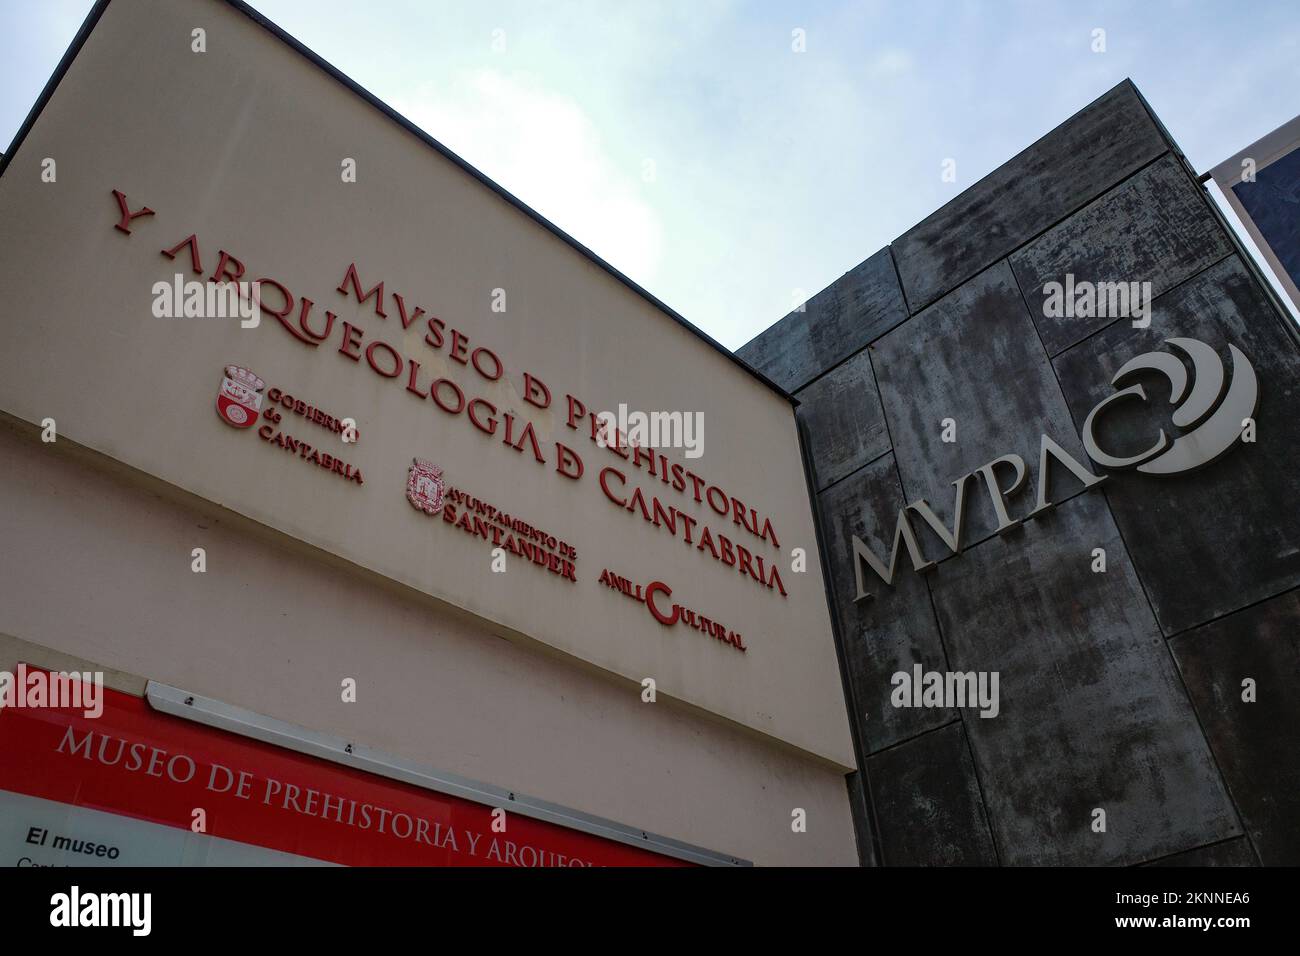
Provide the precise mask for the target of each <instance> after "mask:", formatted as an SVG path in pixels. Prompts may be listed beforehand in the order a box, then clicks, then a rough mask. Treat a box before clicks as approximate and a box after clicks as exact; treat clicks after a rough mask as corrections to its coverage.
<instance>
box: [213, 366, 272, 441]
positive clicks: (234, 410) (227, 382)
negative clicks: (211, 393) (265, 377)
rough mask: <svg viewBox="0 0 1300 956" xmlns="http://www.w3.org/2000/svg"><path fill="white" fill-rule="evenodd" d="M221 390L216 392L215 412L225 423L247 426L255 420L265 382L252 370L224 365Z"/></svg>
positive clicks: (259, 409) (259, 408) (260, 407)
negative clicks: (224, 372)
mask: <svg viewBox="0 0 1300 956" xmlns="http://www.w3.org/2000/svg"><path fill="white" fill-rule="evenodd" d="M225 371H226V375H225V378H223V379H222V380H221V390H220V391H219V392H217V414H218V415H220V416H221V420H222V421H223V422H225V423H226V424H227V425H233V426H234V427H235V428H247V427H248V426H249V425H252V424H253V423H254V422H256V421H257V416H258V413H259V412H260V411H261V409H262V389H263V388H265V387H266V383H265V382H264V381H262V380H261V379H260V378H258V377H257V375H256V374H255V373H254V372H251V371H249V370H248V369H246V368H241V367H240V366H238V365H227V366H226V370H225Z"/></svg>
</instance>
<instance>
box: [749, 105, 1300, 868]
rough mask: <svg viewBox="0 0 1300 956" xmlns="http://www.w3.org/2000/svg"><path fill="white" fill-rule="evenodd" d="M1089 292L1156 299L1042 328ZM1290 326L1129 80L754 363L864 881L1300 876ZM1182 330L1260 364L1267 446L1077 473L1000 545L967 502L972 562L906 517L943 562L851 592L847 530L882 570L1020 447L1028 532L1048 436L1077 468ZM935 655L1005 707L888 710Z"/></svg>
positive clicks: (894, 248)
mask: <svg viewBox="0 0 1300 956" xmlns="http://www.w3.org/2000/svg"><path fill="white" fill-rule="evenodd" d="M1067 274H1068V275H1071V276H1073V279H1074V281H1076V282H1081V281H1089V282H1105V281H1133V280H1141V281H1149V282H1150V283H1151V293H1152V295H1153V297H1154V302H1153V308H1152V314H1151V323H1150V327H1148V328H1135V327H1134V326H1133V324H1132V322H1131V321H1130V320H1129V318H1127V317H1125V318H1118V319H1117V318H1114V317H1109V316H1101V317H1098V316H1088V317H1069V318H1066V317H1061V318H1057V317H1051V316H1048V315H1046V314H1045V310H1044V307H1043V303H1044V299H1045V295H1046V292H1045V289H1044V286H1045V285H1046V284H1047V283H1052V282H1062V283H1063V282H1065V281H1066V276H1067ZM1289 322H1290V320H1289V319H1288V318H1285V317H1284V316H1283V315H1282V314H1281V313H1280V312H1279V311H1278V310H1277V308H1276V306H1275V304H1274V301H1273V299H1272V298H1271V297H1270V294H1269V293H1268V292H1267V291H1266V289H1265V287H1264V286H1263V284H1262V283H1261V280H1260V277H1259V276H1258V274H1257V273H1256V272H1255V271H1254V269H1253V266H1252V265H1251V264H1249V263H1247V262H1246V261H1244V260H1243V259H1242V257H1241V252H1240V247H1239V246H1238V245H1237V244H1236V243H1235V242H1234V240H1233V239H1232V237H1231V235H1230V234H1229V233H1228V232H1227V231H1226V229H1225V228H1224V226H1223V225H1222V221H1221V219H1220V218H1219V217H1218V216H1217V214H1216V212H1215V211H1214V209H1213V207H1212V205H1211V204H1210V202H1209V200H1208V197H1207V196H1206V195H1205V193H1204V191H1203V190H1202V188H1201V187H1200V186H1199V185H1198V184H1197V182H1196V180H1195V175H1194V172H1193V171H1192V170H1191V169H1190V168H1189V167H1188V166H1187V165H1186V162H1185V161H1184V159H1183V157H1182V155H1181V153H1180V152H1179V150H1178V148H1177V146H1176V145H1175V144H1174V143H1173V142H1172V141H1171V140H1170V139H1169V138H1168V135H1167V134H1166V133H1165V131H1164V128H1163V126H1162V125H1161V124H1160V123H1159V121H1158V120H1157V119H1156V118H1155V117H1154V116H1153V115H1152V113H1151V112H1150V110H1149V108H1148V107H1147V105H1146V103H1145V102H1144V100H1143V99H1142V97H1141V96H1140V94H1139V93H1138V91H1137V90H1136V88H1134V86H1133V85H1132V84H1131V83H1129V82H1125V83H1122V84H1120V85H1119V86H1117V87H1115V88H1114V89H1112V90H1111V91H1109V92H1108V93H1106V94H1105V95H1104V96H1102V97H1101V98H1100V99H1098V100H1097V101H1096V102H1094V103H1093V104H1091V105H1090V106H1088V107H1087V108H1086V109H1084V110H1082V111H1081V112H1080V113H1078V114H1076V115H1075V116H1073V117H1071V118H1070V119H1069V120H1068V121H1067V122H1065V123H1063V124H1062V125H1061V126H1059V127H1058V128H1057V129H1055V130H1053V131H1052V132H1051V133H1049V134H1048V135H1047V136H1045V137H1043V138H1042V139H1041V140H1039V141H1038V142H1037V143H1035V144H1034V145H1032V146H1030V147H1029V148H1028V149H1026V150H1025V151H1023V152H1022V153H1020V154H1019V155H1018V156H1016V157H1015V158H1014V159H1012V160H1011V161H1009V162H1008V163H1006V164H1005V165H1004V166H1002V167H1001V168H999V169H998V170H996V171H995V172H993V173H992V174H990V175H989V176H987V177H985V178H984V179H983V180H981V181H980V182H979V183H976V184H975V185H974V186H972V187H970V188H969V189H967V190H966V191H965V192H963V193H962V194H961V195H959V196H957V197H956V198H955V199H953V200H952V201H951V202H949V203H948V204H947V205H945V206H944V207H943V208H942V209H940V210H938V211H937V212H935V213H934V214H933V215H931V216H930V217H928V218H927V219H926V220H925V221H924V222H922V223H920V224H919V225H917V226H916V227H915V228H913V229H911V230H910V231H909V232H908V233H907V234H905V235H904V236H902V237H901V238H899V239H898V240H897V241H896V242H894V243H893V244H892V245H891V246H890V247H889V248H887V249H883V250H881V251H880V252H878V253H876V254H875V255H873V256H871V257H870V258H868V259H867V260H866V261H865V262H863V263H862V264H861V265H860V266H858V267H857V268H855V269H853V270H852V271H850V272H849V273H848V274H846V275H845V276H843V277H842V278H841V279H840V280H838V281H837V282H836V283H834V284H833V285H832V286H830V287H829V288H828V289H825V290H823V291H822V292H820V293H818V294H817V295H815V296H813V297H812V298H811V299H810V300H809V301H808V302H807V303H806V306H805V309H804V310H803V311H800V312H794V313H792V314H791V315H789V316H787V317H786V318H784V319H782V320H781V321H780V322H778V323H777V324H776V325H774V326H772V327H771V328H770V329H768V330H767V331H766V332H764V333H763V334H762V335H760V336H759V337H758V338H756V339H754V340H753V341H752V342H750V343H749V344H748V345H746V346H744V347H743V348H742V349H740V350H739V355H740V357H741V358H743V359H745V360H746V361H748V362H750V363H751V364H753V365H754V366H755V367H756V368H758V369H759V370H760V371H762V372H764V373H766V374H767V375H768V376H769V377H771V378H772V379H773V380H774V381H776V382H777V383H778V384H780V385H782V386H784V387H785V388H787V389H789V390H791V391H793V392H795V394H796V397H797V398H798V399H799V401H800V403H801V405H800V409H799V415H800V419H801V423H802V426H803V428H804V430H805V434H806V437H807V440H808V445H809V447H808V454H809V458H810V460H811V470H812V481H813V484H814V486H815V490H816V494H817V499H818V502H817V503H818V511H819V520H820V523H821V531H822V536H823V539H824V543H825V548H826V551H827V558H828V561H829V568H828V574H829V576H830V590H831V595H832V603H833V605H834V613H835V617H836V626H837V638H838V640H839V641H840V644H841V659H842V661H843V663H844V667H845V670H846V678H847V686H848V688H849V693H850V698H851V699H850V701H849V703H850V707H851V710H852V713H853V722H854V731H855V739H856V741H857V747H858V764H859V768H860V773H859V774H857V775H854V776H853V777H852V778H851V780H850V791H851V794H852V796H853V797H854V801H855V809H856V811H857V813H856V816H857V819H858V822H859V827H860V829H862V830H863V831H869V832H862V833H860V834H859V837H860V839H859V843H860V846H861V847H862V858H863V861H864V862H867V863H883V864H884V865H916V864H920V865H938V864H963V863H999V862H1000V863H1003V864H1042V863H1074V864H1140V863H1151V862H1157V861H1158V862H1160V863H1175V864H1190V865H1243V864H1245V865H1250V864H1256V863H1258V862H1261V861H1262V862H1263V863H1266V864H1275V863H1289V864H1293V865H1294V864H1300V839H1298V838H1297V835H1296V834H1297V831H1296V827H1295V823H1294V821H1295V820H1296V819H1297V818H1300V695H1297V694H1296V692H1295V680H1296V677H1297V675H1300V591H1297V590H1294V589H1295V588H1296V587H1297V585H1300V507H1297V505H1296V502H1297V500H1300V469H1297V467H1296V465H1297V460H1298V459H1297V457H1296V452H1295V449H1296V448H1298V447H1300V416H1298V415H1296V414H1295V408H1296V401H1297V399H1300V349H1298V348H1297V338H1296V336H1295V335H1294V334H1293V330H1292V329H1291V328H1290V327H1289ZM1175 336H1180V337H1187V338H1193V339H1197V340H1200V341H1202V342H1205V343H1206V344H1208V345H1210V346H1212V347H1213V348H1214V349H1215V351H1216V352H1218V353H1219V354H1220V355H1221V356H1227V355H1228V354H1229V346H1235V347H1236V348H1238V349H1240V350H1241V351H1242V352H1243V353H1244V354H1245V355H1246V356H1249V358H1250V360H1251V362H1252V363H1253V366H1254V369H1255V372H1256V375H1257V377H1258V381H1259V400H1258V406H1257V410H1256V412H1255V415H1254V418H1255V422H1256V424H1257V428H1258V435H1257V440H1256V441H1254V442H1252V443H1249V444H1246V443H1238V444H1237V446H1236V448H1235V449H1234V450H1233V451H1232V452H1231V453H1229V454H1225V455H1224V456H1223V457H1221V458H1220V459H1218V460H1217V461H1215V462H1213V463H1212V464H1210V465H1208V466H1207V467H1204V468H1201V469H1199V470H1197V471H1195V472H1188V473H1184V474H1177V475H1170V476H1164V477H1153V476H1151V475H1145V474H1137V473H1135V472H1132V471H1127V472H1118V473H1113V474H1112V475H1111V477H1110V478H1109V479H1108V480H1107V482H1106V483H1105V484H1104V485H1103V486H1102V487H1101V488H1098V489H1093V490H1086V489H1085V488H1084V486H1083V484H1082V483H1081V482H1079V481H1078V480H1076V479H1075V478H1074V477H1073V476H1071V475H1070V474H1069V473H1068V471H1066V470H1065V469H1063V468H1062V469H1057V470H1056V471H1055V472H1054V480H1053V484H1052V489H1051V490H1052V500H1053V501H1055V502H1057V503H1058V505H1059V507H1057V509H1056V510H1055V511H1053V512H1051V513H1050V514H1048V515H1046V516H1045V517H1042V518H1039V519H1037V520H1034V521H1032V522H1028V523H1026V524H1024V525H1023V526H1021V527H1019V528H1016V529H1014V530H1013V531H1011V532H1009V533H1007V534H1003V535H998V534H997V533H996V527H997V517H996V515H995V513H994V509H993V506H992V503H991V500H990V498H989V495H988V494H987V492H986V491H985V489H984V488H982V487H980V486H978V485H976V484H974V483H972V484H971V486H970V488H969V489H968V494H967V498H966V502H967V517H966V538H965V542H966V549H965V551H964V552H963V553H962V554H960V555H953V554H951V553H950V552H948V551H946V550H945V549H944V548H943V546H942V544H941V542H940V539H939V538H938V536H937V535H935V534H934V532H933V531H932V530H931V529H930V528H928V527H927V526H926V525H925V524H924V522H921V521H913V525H914V527H915V528H916V530H917V535H918V538H919V540H920V541H921V543H922V545H923V548H924V550H925V552H926V555H927V556H928V557H931V558H934V559H935V560H938V561H939V566H938V568H937V569H936V570H935V571H934V572H933V573H931V574H928V575H918V574H916V573H915V572H914V571H913V570H912V568H911V564H910V562H909V560H908V558H907V552H906V549H903V550H902V552H901V553H900V559H899V560H900V570H899V572H898V574H897V576H896V577H895V580H894V586H893V587H886V586H884V585H883V584H881V582H879V581H876V582H875V583H876V584H877V585H879V586H878V587H877V588H876V589H875V594H876V597H875V598H874V599H873V600H870V601H863V602H856V601H855V600H854V597H855V592H856V588H855V579H854V569H853V562H852V560H851V544H850V542H851V538H852V536H857V537H858V538H860V539H862V541H863V542H865V543H866V544H867V545H868V546H869V547H871V548H872V549H874V551H875V553H876V554H877V555H882V554H883V555H885V557H886V560H888V555H889V552H890V550H891V547H892V545H893V541H894V535H895V527H896V522H897V518H898V511H899V508H900V507H901V506H902V505H903V503H904V502H909V501H914V500H916V499H918V498H924V499H926V500H927V501H928V502H930V503H931V505H932V506H933V507H934V509H935V512H936V513H937V514H938V515H939V516H940V518H941V519H942V520H944V521H945V523H947V524H948V525H949V526H950V527H951V518H952V512H953V505H954V490H953V481H954V480H955V479H957V478H958V477H959V476H961V475H963V474H966V473H968V472H971V471H973V470H975V469H976V468H978V467H980V466H981V465H984V464H986V463H987V462H990V461H992V460H994V459H995V458H998V457H999V456H1002V455H1007V454H1011V453H1014V454H1018V455H1021V456H1022V457H1023V458H1024V460H1025V462H1026V464H1027V465H1028V468H1029V481H1028V482H1027V484H1026V487H1025V488H1024V489H1023V490H1021V491H1020V492H1018V494H1017V495H1015V496H1013V497H1011V498H1009V501H1008V504H1009V510H1011V511H1012V514H1013V516H1015V517H1021V516H1023V515H1024V514H1025V512H1027V511H1028V510H1030V509H1031V508H1032V507H1033V502H1034V498H1035V489H1034V481H1036V479H1037V475H1038V471H1039V468H1038V454H1039V436H1040V435H1041V434H1043V433H1047V434H1048V435H1050V436H1052V437H1053V438H1054V439H1055V440H1056V441H1058V442H1059V443H1060V444H1061V446H1062V448H1064V449H1065V451H1066V452H1068V453H1069V454H1070V455H1072V456H1074V457H1076V458H1077V459H1078V460H1080V461H1083V462H1087V461H1088V459H1087V456H1086V455H1085V452H1084V449H1083V447H1082V443H1081V441H1080V438H1079V435H1080V431H1081V428H1082V426H1083V424H1084V419H1085V418H1086V417H1087V415H1088V413H1089V410H1090V409H1092V408H1093V407H1094V406H1096V404H1097V403H1098V402H1099V401H1100V400H1101V399H1103V398H1105V397H1106V396H1107V395H1108V394H1109V393H1110V392H1112V391H1113V389H1114V386H1112V384H1111V377H1112V376H1113V375H1114V374H1115V372H1116V371H1117V370H1118V369H1119V367H1120V366H1121V365H1123V364H1124V363H1125V362H1126V361H1127V360H1128V359H1130V358H1132V357H1133V356H1136V355H1138V354H1140V353H1143V352H1149V351H1153V350H1159V349H1161V348H1162V347H1163V345H1164V342H1165V340H1167V339H1169V338H1171V337H1175ZM1153 397H1154V396H1153ZM1168 398H1169V394H1168V390H1166V392H1165V394H1164V395H1163V396H1161V397H1160V399H1159V401H1160V402H1161V403H1163V402H1165V401H1167V399H1168ZM1157 411H1158V413H1159V414H1163V415H1165V418H1164V419H1163V420H1160V423H1167V420H1168V410H1167V406H1165V407H1164V408H1163V410H1160V409H1157ZM945 419H952V420H953V421H954V422H955V425H956V440H955V441H944V440H943V438H942V436H941V429H942V425H941V423H942V422H943V421H944V420H945ZM1156 422H1157V417H1156V416H1153V417H1151V418H1150V419H1147V420H1136V419H1132V418H1129V419H1125V420H1124V422H1123V423H1122V424H1121V425H1120V430H1119V432H1118V433H1117V434H1116V436H1115V437H1114V439H1113V440H1114V441H1115V443H1116V445H1117V446H1120V447H1126V448H1129V449H1133V450H1138V449H1141V448H1143V447H1146V445H1149V444H1150V441H1151V437H1152V435H1153V434H1154V433H1155V432H1154V429H1155V428H1156V427H1159V425H1158V424H1153V423H1156ZM1165 427H1167V424H1166V425H1165ZM1125 442H1127V443H1128V444H1127V445H1125ZM1094 470H1096V469H1095V468H1094ZM1004 480H1008V481H1009V479H1004ZM1096 548H1101V549H1104V552H1105V555H1106V570H1105V572H1104V573H1096V571H1095V570H1094V569H1093V567H1092V566H1091V561H1092V555H1093V551H1094V549H1096ZM941 556H942V557H941ZM917 664H920V665H921V666H922V667H923V668H924V670H926V671H948V670H953V671H996V672H998V674H999V676H1000V713H999V714H998V715H997V716H996V717H993V718H987V719H986V718H982V717H980V716H979V713H978V710H977V709H974V708H964V709H960V710H958V709H953V708H944V707H929V708H906V707H895V706H893V705H892V703H891V701H890V694H891V691H892V690H893V687H892V685H891V677H892V676H893V675H894V674H895V673H896V672H900V671H911V669H912V668H913V666H914V665H917ZM1247 680H1253V681H1254V682H1255V683H1256V688H1257V689H1256V694H1257V698H1256V700H1255V701H1254V702H1248V701H1244V700H1243V681H1247ZM1096 808H1103V809H1105V811H1106V828H1105V832H1097V830H1096V829H1095V828H1094V827H1093V826H1092V823H1093V820H1094V818H1093V811H1094V810H1095V809H1096Z"/></svg>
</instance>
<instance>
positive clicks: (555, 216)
mask: <svg viewBox="0 0 1300 956" xmlns="http://www.w3.org/2000/svg"><path fill="white" fill-rule="evenodd" d="M393 106H394V108H396V109H397V111H398V112H400V113H402V114H403V115H404V116H406V117H407V118H408V119H410V120H411V121H412V122H414V123H415V124H416V125H418V126H420V127H421V128H422V129H424V130H425V131H426V132H427V133H429V135H431V136H432V137H434V138H435V139H437V140H438V141H439V142H441V143H442V144H443V145H445V146H446V147H447V148H449V149H450V150H452V151H453V152H454V153H456V154H457V155H459V156H460V157H461V158H463V159H464V160H465V161H466V162H468V163H469V164H470V165H472V166H474V167H476V168H477V169H479V170H481V171H482V172H483V173H484V174H486V175H487V176H489V177H491V178H492V179H494V180H496V182H497V183H499V184H500V185H501V186H502V187H504V188H505V189H506V190H508V191H509V192H511V193H513V194H514V195H515V196H517V197H519V199H521V200H522V201H523V202H525V203H527V204H528V205H530V206H532V207H533V208H534V209H536V210H537V211H538V212H540V213H541V214H542V215H543V216H545V217H546V218H548V219H550V220H551V221H552V222H554V223H555V224H556V225H557V226H559V227H560V228H561V229H563V230H564V231H565V232H567V233H569V235H571V236H573V237H574V238H575V239H577V240H578V241H579V242H581V243H583V244H584V245H586V246H588V247H589V248H590V249H592V250H593V251H594V252H595V253H596V254H597V255H599V256H601V257H602V258H604V259H606V260H607V261H609V262H610V263H611V264H612V265H613V266H614V267H615V268H617V269H619V270H621V271H623V272H625V273H626V274H627V275H628V276H630V277H631V278H633V279H634V280H636V281H637V282H639V283H641V284H643V285H649V284H650V283H652V282H654V280H655V279H656V278H657V275H658V269H659V264H660V259H661V253H662V241H663V227H662V224H661V222H660V219H659V216H658V214H657V213H656V211H655V209H654V208H653V207H652V206H651V204H650V203H649V202H647V201H646V200H645V199H643V198H642V196H641V190H642V188H643V187H644V184H643V183H642V180H641V175H642V167H641V165H640V161H639V160H638V161H636V162H635V163H622V162H619V161H618V160H617V159H615V158H614V157H613V156H612V155H611V153H610V152H609V150H608V149H607V148H606V145H605V143H604V141H603V138H602V136H601V134H600V130H599V129H598V128H597V126H596V124H595V123H594V122H593V121H592V120H591V118H590V117H589V116H588V115H587V113H586V112H585V111H584V110H583V109H582V107H581V106H580V105H579V104H578V103H577V102H576V101H575V100H573V99H571V98H570V97H567V96H564V95H560V94H557V93H555V92H552V91H550V90H547V89H544V88H543V87H541V86H540V85H539V84H538V83H537V82H536V81H535V80H534V79H533V78H531V77H530V76H529V75H527V74H522V73H512V74H505V73H502V72H500V71H498V70H494V69H467V70H462V71H460V72H457V73H455V74H453V76H452V79H451V82H450V84H449V85H448V86H447V87H446V88H442V89H440V88H438V87H435V86H433V85H432V84H426V85H425V86H424V87H422V88H421V89H420V91H419V92H418V93H417V94H416V95H415V96H413V97H411V98H409V99H400V100H397V101H395V102H394V103H393Z"/></svg>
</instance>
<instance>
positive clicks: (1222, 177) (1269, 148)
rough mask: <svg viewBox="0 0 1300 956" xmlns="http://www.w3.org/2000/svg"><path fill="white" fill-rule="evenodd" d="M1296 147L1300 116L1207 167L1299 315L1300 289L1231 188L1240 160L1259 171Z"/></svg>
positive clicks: (1299, 141) (1238, 173)
mask: <svg viewBox="0 0 1300 956" xmlns="http://www.w3.org/2000/svg"><path fill="white" fill-rule="evenodd" d="M1296 149H1300V116H1297V117H1296V118H1295V119H1293V120H1291V121H1290V122H1288V123H1284V124H1283V125H1281V126H1279V127H1278V128H1277V129H1275V130H1273V132H1271V133H1269V134H1268V135H1267V136H1265V137H1264V138H1263V139H1260V140H1257V141H1255V142H1254V143H1251V144H1250V145H1249V146H1247V147H1246V148H1245V149H1243V150H1241V151H1240V152H1238V153H1236V154H1235V155H1233V156H1231V157H1229V158H1228V159H1225V160H1224V161H1223V162H1221V163H1219V165H1217V166H1215V167H1214V168H1213V169H1211V170H1210V178H1211V179H1213V180H1214V184H1215V185H1216V186H1218V187H1219V192H1220V193H1221V194H1222V195H1223V199H1224V201H1225V202H1227V204H1228V206H1229V208H1231V209H1232V211H1233V213H1234V214H1235V215H1236V217H1237V219H1238V220H1239V221H1240V222H1241V224H1242V226H1244V227H1245V229H1246V233H1247V235H1249V236H1250V240H1251V242H1253V243H1254V244H1255V248H1256V249H1257V250H1258V252H1259V254H1260V255H1261V256H1262V257H1263V258H1264V261H1265V262H1266V263H1267V264H1268V267H1269V269H1270V270H1271V271H1272V273H1273V278H1274V279H1275V284H1276V285H1277V286H1279V287H1280V288H1281V289H1282V291H1283V292H1285V293H1286V297H1287V298H1288V299H1290V300H1291V306H1292V308H1293V309H1294V310H1295V311H1296V314H1297V315H1298V316H1300V289H1298V288H1296V284H1295V282H1293V281H1292V279H1291V276H1290V274H1289V273H1288V272H1287V271H1286V269H1285V268H1284V267H1283V266H1282V263H1281V262H1280V261H1278V258H1277V256H1276V255H1275V254H1274V252H1273V247H1272V246H1270V245H1269V244H1268V240H1267V239H1265V238H1264V236H1263V234H1262V233H1261V232H1260V231H1259V228H1258V227H1257V226H1256V225H1255V220H1254V219H1253V218H1251V215H1250V213H1248V212H1247V211H1246V207H1245V206H1243V205H1242V204H1241V200H1239V199H1238V198H1237V194H1236V193H1234V192H1233V191H1232V187H1233V186H1234V185H1235V184H1236V183H1239V182H1241V172H1242V167H1241V162H1242V160H1243V159H1246V158H1251V159H1254V160H1255V172H1256V173H1258V172H1259V171H1260V170H1263V169H1265V168H1266V167H1268V166H1270V165H1271V164H1273V163H1275V162H1277V160H1279V159H1281V158H1282V157H1283V156H1286V155H1288V154H1290V153H1291V152H1292V151H1293V150H1296Z"/></svg>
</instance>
